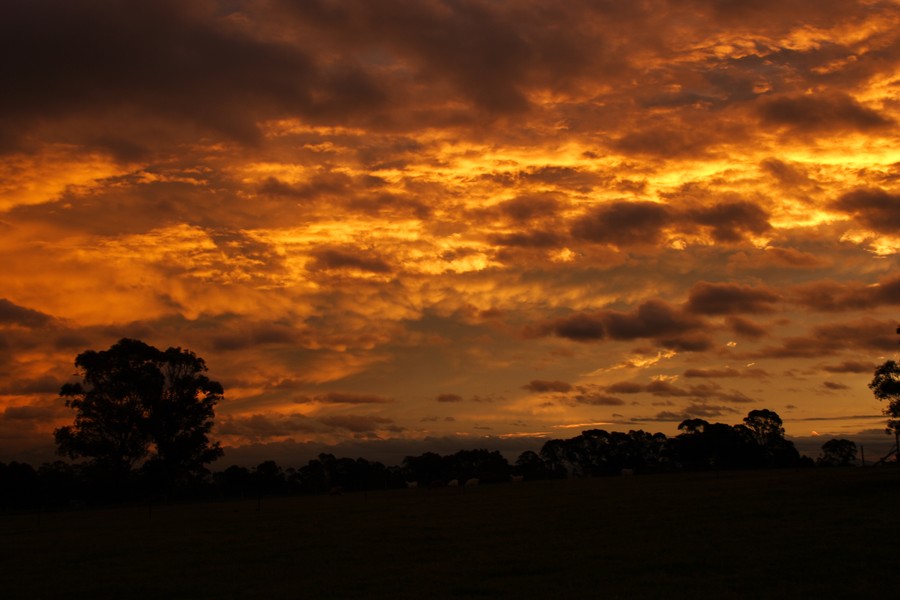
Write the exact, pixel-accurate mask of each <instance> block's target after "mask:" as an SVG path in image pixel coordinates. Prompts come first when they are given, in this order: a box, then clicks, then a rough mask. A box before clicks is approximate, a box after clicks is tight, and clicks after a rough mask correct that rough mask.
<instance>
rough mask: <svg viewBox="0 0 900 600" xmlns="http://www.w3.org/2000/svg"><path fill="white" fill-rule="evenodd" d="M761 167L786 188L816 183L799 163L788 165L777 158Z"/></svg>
mask: <svg viewBox="0 0 900 600" xmlns="http://www.w3.org/2000/svg"><path fill="white" fill-rule="evenodd" d="M760 167H761V168H762V170H763V171H765V172H766V173H768V174H769V175H771V176H772V177H774V178H775V179H776V180H777V181H778V183H780V184H781V185H783V186H785V187H789V188H790V187H798V186H805V185H810V184H814V183H815V182H814V181H813V180H812V179H811V178H810V177H809V174H808V172H807V169H806V168H804V167H802V166H801V165H799V164H797V163H788V162H785V161H783V160H779V159H777V158H767V159H765V160H764V161H762V162H761V163H760Z"/></svg>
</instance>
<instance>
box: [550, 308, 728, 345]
mask: <svg viewBox="0 0 900 600" xmlns="http://www.w3.org/2000/svg"><path fill="white" fill-rule="evenodd" d="M706 328H707V326H706V324H705V323H704V322H703V321H702V320H701V319H699V318H697V317H695V316H693V315H690V314H687V313H685V312H683V311H680V310H678V309H676V308H674V307H672V306H671V305H669V304H667V303H666V302H663V301H661V300H648V301H646V302H644V303H643V304H641V305H640V306H638V307H637V308H636V309H634V310H632V311H630V312H622V311H616V310H602V311H593V312H582V313H575V314H573V315H570V316H568V317H563V318H560V319H556V320H554V321H551V322H549V323H545V324H543V325H541V326H539V327H537V328H535V331H536V332H538V333H539V334H543V335H547V334H553V335H556V336H558V337H563V338H567V339H570V340H575V341H578V342H592V341H597V340H601V339H605V338H609V339H614V340H636V339H642V338H648V339H655V340H657V341H658V342H659V343H660V344H661V345H663V346H665V347H667V348H672V349H676V350H683V351H686V352H693V351H698V350H705V349H708V348H709V347H710V344H711V341H710V340H709V338H708V337H707V336H706V334H705V329H706Z"/></svg>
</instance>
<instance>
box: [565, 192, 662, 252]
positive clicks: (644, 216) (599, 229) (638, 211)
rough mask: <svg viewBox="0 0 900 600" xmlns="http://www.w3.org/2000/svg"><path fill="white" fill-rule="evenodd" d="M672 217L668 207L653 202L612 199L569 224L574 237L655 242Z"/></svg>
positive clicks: (604, 241)
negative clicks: (614, 200)
mask: <svg viewBox="0 0 900 600" xmlns="http://www.w3.org/2000/svg"><path fill="white" fill-rule="evenodd" d="M671 220H672V216H671V214H670V210H669V209H668V208H667V207H666V206H665V205H663V204H657V203H655V202H612V203H609V204H603V205H600V206H598V207H597V208H594V209H593V210H591V211H590V212H588V213H587V214H585V215H583V216H581V217H579V218H578V219H576V220H575V222H574V223H573V225H572V235H573V236H575V237H576V238H579V239H582V240H586V241H589V242H595V243H598V244H612V245H615V246H620V247H623V246H632V245H638V244H654V243H656V242H657V241H659V239H660V236H661V234H662V230H663V228H664V227H666V226H667V225H668V224H669V223H670V222H671Z"/></svg>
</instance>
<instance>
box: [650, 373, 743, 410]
mask: <svg viewBox="0 0 900 600" xmlns="http://www.w3.org/2000/svg"><path fill="white" fill-rule="evenodd" d="M644 391H645V392H647V393H649V394H653V395H654V396H660V397H663V398H695V399H703V400H719V401H720V402H728V403H731V404H748V403H751V402H754V400H753V398H750V397H749V396H747V395H746V394H744V393H743V392H740V391H737V390H724V389H722V387H721V386H719V385H718V384H715V383H701V384H698V385H690V386H687V387H681V386H678V385H676V384H675V383H673V382H671V381H666V380H660V379H657V380H654V381H651V382H650V383H648V384H647V385H646V386H645V387H644Z"/></svg>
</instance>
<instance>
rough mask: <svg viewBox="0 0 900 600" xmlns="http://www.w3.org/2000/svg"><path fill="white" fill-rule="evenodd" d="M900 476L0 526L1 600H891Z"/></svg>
mask: <svg viewBox="0 0 900 600" xmlns="http://www.w3.org/2000/svg"><path fill="white" fill-rule="evenodd" d="M898 508H900V470H897V469H894V468H877V469H876V468H869V469H832V470H825V469H819V470H808V471H794V470H789V471H769V472H750V473H720V474H678V475H653V476H636V477H617V478H607V479H588V480H571V481H556V482H534V483H524V484H520V485H511V484H507V485H495V486H482V487H480V488H474V489H465V490H464V489H451V488H445V489H438V490H427V489H419V490H397V491H385V492H376V493H368V494H365V495H364V494H361V493H356V494H345V495H342V496H328V497H291V498H263V499H262V501H261V502H259V503H258V502H257V500H256V499H252V500H246V501H227V502H226V501H223V502H214V503H206V504H186V505H177V504H171V505H165V506H153V507H152V508H148V506H146V505H145V506H131V507H127V508H115V509H104V510H79V511H69V512H58V513H45V514H41V515H38V514H37V513H27V514H7V515H0V536H2V547H0V596H2V597H3V598H9V599H13V598H29V599H35V598H66V599H76V598H91V599H94V598H117V599H118V598H165V599H168V598H392V599H399V598H566V597H573V598H575V597H579V598H581V597H589V598H767V599H768V598H895V597H898V595H900V592H898V590H900V514H898Z"/></svg>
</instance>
